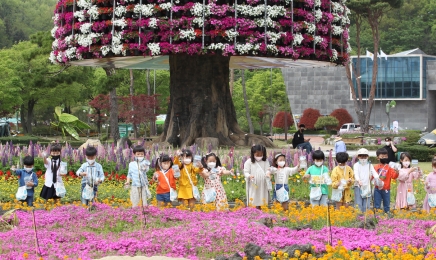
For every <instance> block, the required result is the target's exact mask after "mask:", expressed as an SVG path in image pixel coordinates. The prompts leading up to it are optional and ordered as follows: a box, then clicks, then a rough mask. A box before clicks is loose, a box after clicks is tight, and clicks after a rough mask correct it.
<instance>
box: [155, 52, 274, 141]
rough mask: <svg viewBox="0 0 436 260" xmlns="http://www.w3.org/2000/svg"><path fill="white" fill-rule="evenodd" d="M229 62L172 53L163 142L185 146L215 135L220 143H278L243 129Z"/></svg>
mask: <svg viewBox="0 0 436 260" xmlns="http://www.w3.org/2000/svg"><path fill="white" fill-rule="evenodd" d="M229 61H230V58H229V57H224V56H219V55H216V56H215V55H214V56H212V55H210V56H206V55H204V56H190V55H184V54H181V55H170V57H169V63H170V73H171V81H170V104H169V106H168V111H167V118H166V120H165V125H164V132H163V134H162V136H161V138H160V141H162V142H164V141H166V142H168V143H170V144H172V145H175V146H180V147H183V146H188V145H192V144H193V143H194V142H195V139H196V138H200V137H215V138H218V140H219V143H220V145H229V146H233V145H241V146H243V145H250V146H251V145H252V144H253V143H255V144H263V145H265V146H268V147H273V146H274V145H273V143H272V142H271V141H270V140H269V139H267V138H265V137H261V136H257V135H251V134H250V135H248V134H245V133H244V132H243V131H242V130H241V129H240V128H239V125H238V122H237V120H236V112H235V107H234V106H233V101H232V97H231V94H230V88H229Z"/></svg>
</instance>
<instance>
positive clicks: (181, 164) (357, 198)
mask: <svg viewBox="0 0 436 260" xmlns="http://www.w3.org/2000/svg"><path fill="white" fill-rule="evenodd" d="M60 152H61V146H60V145H59V144H53V145H52V146H51V147H50V155H51V158H50V160H48V158H46V156H44V166H45V167H46V169H47V170H46V172H45V182H44V187H43V188H42V191H41V194H40V196H41V197H42V198H44V199H55V200H58V199H60V198H61V197H63V196H64V195H65V187H64V185H63V183H62V175H64V174H66V171H65V172H63V171H61V170H60V166H61V158H60ZM133 153H134V156H135V160H134V161H132V162H130V163H129V168H128V175H127V181H126V187H130V188H131V191H130V199H131V202H132V205H133V206H137V205H139V204H140V201H142V203H143V205H147V199H150V198H151V193H150V191H149V189H148V186H149V182H148V179H147V175H146V173H147V171H148V170H149V165H150V163H149V162H148V161H147V160H145V159H144V158H145V149H144V148H143V147H142V146H136V147H134V149H133ZM85 154H86V163H84V164H82V165H81V167H80V168H79V169H78V170H77V171H76V174H77V176H81V177H82V182H81V185H82V203H84V204H88V203H89V202H90V201H93V199H94V197H95V196H96V194H97V191H98V185H100V184H101V183H102V182H103V181H104V172H103V168H102V166H101V165H100V164H99V163H97V162H96V161H95V158H96V155H97V150H96V149H95V148H94V147H88V148H87V149H86V152H85ZM357 154H358V159H359V161H358V162H357V163H356V164H355V165H354V166H353V169H352V168H351V167H349V166H347V165H346V162H347V161H348V154H347V153H338V154H337V155H336V160H337V163H338V166H336V167H335V168H334V169H333V171H332V173H331V175H329V171H328V168H327V167H325V166H324V160H325V157H324V153H323V152H322V151H314V153H313V160H314V165H312V166H310V167H309V168H308V169H307V171H306V174H305V175H304V176H303V177H304V178H307V179H309V182H310V184H311V185H310V186H311V188H310V202H311V204H312V205H327V200H328V185H331V186H332V198H331V199H332V200H333V201H336V202H337V206H342V205H343V206H347V205H349V204H350V203H351V201H352V200H353V191H354V205H357V206H358V207H359V208H360V210H361V211H362V212H364V211H366V209H367V208H368V206H369V204H370V201H369V198H370V197H371V196H372V195H373V196H374V207H375V208H380V207H381V203H382V202H383V208H384V211H385V212H389V210H390V183H391V180H392V179H398V180H399V185H398V188H397V189H398V191H397V199H396V208H397V209H404V208H414V207H416V206H415V205H416V200H415V199H414V193H413V180H416V179H418V178H420V177H422V171H421V170H420V169H419V168H416V167H411V165H410V163H411V160H412V158H411V156H410V154H409V153H402V154H401V158H400V164H401V169H399V170H394V169H393V168H391V167H390V166H389V164H388V160H387V151H386V149H384V148H382V149H379V150H378V151H377V159H378V160H379V162H380V163H379V164H377V165H375V166H373V165H372V164H370V163H369V162H368V151H367V150H366V149H360V150H359V151H358V152H357ZM266 156H267V153H266V149H265V147H263V146H261V145H255V146H253V147H252V148H251V156H250V160H247V161H246V162H245V164H244V175H245V177H246V180H247V181H246V198H247V204H249V205H252V206H256V207H258V208H260V206H262V205H265V204H267V203H268V201H269V200H270V191H271V190H272V185H271V177H274V180H275V185H274V195H275V198H276V199H277V200H278V201H279V202H280V203H282V205H283V207H284V209H287V208H288V202H289V185H288V179H289V176H291V175H293V174H296V173H297V172H298V169H299V165H296V166H295V167H293V168H290V167H286V160H285V159H286V157H285V155H283V154H281V153H278V154H276V155H275V156H274V158H273V162H272V167H270V164H269V162H268V160H267V158H266ZM23 164H24V166H25V167H24V169H21V170H17V169H15V167H12V168H11V170H13V171H15V174H16V175H18V176H20V177H21V178H20V179H19V187H20V188H19V192H20V190H21V191H22V190H23V189H24V190H25V191H26V192H25V196H23V194H21V197H20V199H21V200H23V201H26V202H27V204H28V205H29V206H32V205H33V199H34V187H36V186H37V185H38V178H37V176H36V174H35V173H34V171H33V164H34V161H33V158H32V157H30V156H26V157H25V158H24V160H23ZM432 165H433V172H432V173H430V174H429V175H428V176H427V178H426V180H425V189H426V192H427V196H426V198H425V200H424V209H426V210H427V211H429V210H430V208H431V207H435V206H436V205H435V204H436V198H435V196H436V158H435V159H434V160H433V162H432ZM155 170H156V171H155V173H154V175H153V179H154V181H156V182H157V188H156V194H157V195H156V199H157V201H158V206H165V205H167V204H168V203H170V202H171V201H175V200H179V201H182V202H185V203H187V204H188V205H189V207H190V208H191V210H192V209H193V207H194V204H195V201H196V200H201V201H202V202H203V203H210V202H214V203H215V205H216V207H217V209H223V208H225V207H226V206H227V197H226V193H225V190H224V187H223V185H222V183H221V178H220V177H221V176H222V175H225V174H233V173H232V172H231V171H228V170H226V169H225V168H224V167H222V166H221V163H220V160H219V158H218V157H217V156H216V155H215V154H214V153H209V154H207V155H206V156H204V157H203V158H202V160H201V162H197V163H196V164H194V163H193V155H192V152H191V151H190V150H183V151H178V152H177V155H176V156H175V157H174V162H173V161H172V159H171V157H170V156H169V155H165V154H163V155H161V156H160V157H159V158H158V159H157V161H156V169H155ZM197 174H200V175H201V176H202V177H203V178H204V189H203V192H202V194H201V195H200V193H199V191H198V188H197V183H198V179H197ZM176 179H179V188H178V190H177V191H176ZM371 183H372V184H373V186H374V189H372V188H371V187H372V186H371ZM19 192H17V197H18V193H19ZM433 194H435V195H433Z"/></svg>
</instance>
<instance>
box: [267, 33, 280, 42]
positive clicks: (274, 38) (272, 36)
mask: <svg viewBox="0 0 436 260" xmlns="http://www.w3.org/2000/svg"><path fill="white" fill-rule="evenodd" d="M266 35H267V37H268V38H269V39H270V40H271V42H272V43H276V42H277V40H278V39H280V36H281V35H282V33H281V32H279V33H275V32H266Z"/></svg>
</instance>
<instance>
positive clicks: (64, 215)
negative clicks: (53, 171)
mask: <svg viewBox="0 0 436 260" xmlns="http://www.w3.org/2000/svg"><path fill="white" fill-rule="evenodd" d="M197 210H198V211H195V212H189V211H187V210H183V209H182V208H180V209H176V208H167V209H164V210H160V209H157V208H156V207H154V206H150V207H147V208H144V212H142V211H141V208H134V209H131V208H114V207H110V206H108V205H105V204H97V206H96V210H95V211H91V212H89V211H88V210H87V209H86V208H83V207H80V206H76V205H66V206H61V207H56V208H54V209H52V210H51V211H45V210H35V212H34V213H35V219H36V226H37V232H38V239H39V250H40V254H41V257H42V259H66V258H69V259H91V258H100V257H104V256H108V255H131V256H134V255H147V256H152V255H167V256H174V257H176V256H177V257H186V258H190V259H212V258H215V257H217V256H222V255H224V256H231V255H233V254H234V253H236V252H238V253H239V254H241V255H244V252H243V248H244V246H245V245H246V244H247V243H254V244H256V245H259V246H260V247H262V248H263V249H264V250H265V251H266V253H267V254H269V255H271V258H272V259H273V258H274V257H275V259H287V258H288V257H294V256H288V257H286V255H284V254H283V253H282V251H281V249H282V248H284V247H286V246H290V245H293V244H300V245H302V244H307V243H310V244H312V245H313V252H312V255H311V256H309V255H308V254H301V255H298V254H297V253H298V252H296V256H299V258H300V259H311V258H312V259H315V257H317V258H321V259H333V258H335V259H351V258H352V256H353V255H354V256H365V255H366V256H367V257H366V259H375V258H376V256H377V255H378V258H379V259H394V258H393V257H394V256H395V259H424V257H426V258H427V259H433V257H435V251H434V250H433V249H432V248H435V246H436V239H435V238H433V237H430V236H427V235H426V229H427V228H430V227H431V226H433V225H435V224H436V221H434V220H411V219H383V218H380V219H379V225H378V226H377V228H376V229H375V230H366V229H361V228H355V227H346V226H352V222H353V220H352V218H349V217H348V216H352V217H353V218H354V219H356V218H358V217H357V212H356V211H355V210H354V209H352V208H349V209H341V210H339V211H337V213H336V214H333V215H332V220H337V221H338V222H337V223H336V225H335V226H333V227H332V229H331V237H332V241H333V245H334V247H331V246H329V245H327V246H326V244H327V243H328V241H329V234H330V233H329V232H330V231H329V229H328V228H327V227H322V228H320V229H316V228H314V229H303V230H294V229H290V228H289V227H288V223H289V219H291V217H292V216H295V214H298V216H299V217H300V218H301V219H305V218H306V217H309V216H312V217H311V218H312V219H311V221H320V222H326V214H325V213H326V211H327V209H326V208H322V207H316V208H304V207H303V208H299V206H298V205H294V206H293V208H292V209H291V210H290V212H289V213H286V212H279V214H274V213H271V212H268V210H267V209H264V211H260V210H257V209H254V208H242V207H239V206H238V207H236V208H235V209H233V210H231V211H230V212H216V211H208V209H207V208H204V207H203V208H202V207H201V206H198V207H197ZM272 211H274V209H272ZM297 212H298V213H297ZM341 216H342V217H341ZM417 216H419V214H417ZM435 216H436V215H434V213H433V214H432V215H427V217H429V218H433V219H434V217H435ZM17 217H18V219H19V222H20V223H19V225H18V227H17V228H15V229H13V230H11V231H8V232H3V233H0V245H1V251H0V258H1V259H26V258H29V259H36V258H37V257H36V253H35V246H34V242H33V240H34V231H33V222H32V214H31V213H30V212H28V211H17ZM265 217H270V218H272V219H273V220H274V227H272V228H269V227H266V226H265V225H263V224H260V223H259V222H258V221H259V220H260V219H262V218H265ZM389 255H390V256H391V257H389ZM383 256H384V257H383ZM399 256H401V258H398V257H399ZM406 256H408V257H406ZM296 259H298V258H296ZM354 259H358V258H354Z"/></svg>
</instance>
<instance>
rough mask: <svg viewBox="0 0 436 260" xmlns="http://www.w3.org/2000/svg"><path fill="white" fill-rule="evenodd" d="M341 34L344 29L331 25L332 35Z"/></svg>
mask: <svg viewBox="0 0 436 260" xmlns="http://www.w3.org/2000/svg"><path fill="white" fill-rule="evenodd" d="M343 32H344V29H343V28H342V27H341V26H336V25H332V33H333V35H341V34H342V33H343Z"/></svg>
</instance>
